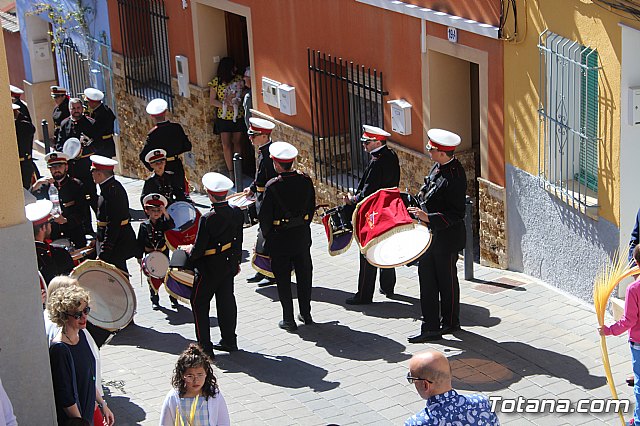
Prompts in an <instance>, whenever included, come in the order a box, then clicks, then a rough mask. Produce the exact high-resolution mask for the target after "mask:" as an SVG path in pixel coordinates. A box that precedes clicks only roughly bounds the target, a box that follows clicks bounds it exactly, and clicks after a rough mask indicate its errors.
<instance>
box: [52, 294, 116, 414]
mask: <svg viewBox="0 0 640 426" xmlns="http://www.w3.org/2000/svg"><path fill="white" fill-rule="evenodd" d="M47 309H48V311H49V318H50V319H51V321H52V322H54V323H55V324H57V325H58V326H59V327H61V329H60V332H59V333H58V334H57V335H56V337H55V338H54V339H53V341H52V343H51V346H50V348H49V360H50V362H51V377H52V379H53V391H54V396H55V402H56V411H57V417H58V424H61V425H62V424H65V422H66V421H67V420H68V419H71V418H83V419H85V420H86V421H88V422H89V424H90V425H93V415H94V411H95V407H96V403H97V404H98V407H100V408H101V409H102V414H103V416H104V419H105V421H106V423H107V425H109V426H111V425H113V423H114V416H113V413H112V412H111V410H109V408H108V407H107V405H106V403H105V402H104V399H103V398H102V396H101V395H100V393H99V392H98V390H97V389H96V359H95V357H94V355H93V353H92V351H91V348H90V346H89V343H88V342H87V337H86V336H85V333H83V332H81V331H82V330H83V329H85V328H86V326H87V316H88V315H89V312H90V311H91V308H90V307H89V293H88V292H87V291H86V290H84V289H82V288H81V287H77V286H70V287H63V288H59V289H58V290H56V291H55V292H53V293H52V294H51V295H50V296H49V300H48V302H47Z"/></svg>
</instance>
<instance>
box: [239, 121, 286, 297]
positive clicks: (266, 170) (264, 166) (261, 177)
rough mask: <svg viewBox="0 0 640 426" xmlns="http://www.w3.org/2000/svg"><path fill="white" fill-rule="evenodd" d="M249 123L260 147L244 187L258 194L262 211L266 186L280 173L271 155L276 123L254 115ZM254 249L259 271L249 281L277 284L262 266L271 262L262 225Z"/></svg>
mask: <svg viewBox="0 0 640 426" xmlns="http://www.w3.org/2000/svg"><path fill="white" fill-rule="evenodd" d="M249 123H250V126H249V130H248V131H247V133H248V134H249V139H250V140H251V143H252V144H253V146H255V147H256V148H258V160H257V161H256V164H257V167H256V176H255V178H254V179H253V182H252V183H251V185H250V186H249V187H248V188H245V189H244V194H245V195H247V196H251V195H255V196H256V204H255V209H256V212H257V211H260V206H261V205H262V199H263V198H264V188H265V186H266V185H267V182H269V180H271V179H272V178H274V177H276V176H277V175H278V174H277V173H276V170H275V169H274V168H273V160H272V159H271V157H270V156H269V147H270V146H271V132H272V131H273V129H274V128H275V127H276V125H275V123H273V122H271V121H269V120H264V119H262V118H253V117H252V118H250V119H249ZM254 250H255V253H254V255H253V258H252V259H251V265H252V266H253V268H254V269H256V271H257V272H256V274H255V275H254V276H253V277H251V278H248V279H247V282H250V283H257V282H261V281H263V280H265V279H266V280H267V281H266V282H265V283H264V284H258V286H259V287H260V286H262V285H269V284H275V279H274V278H273V273H272V271H271V270H268V271H267V270H266V269H265V268H261V265H267V264H269V251H268V250H267V249H266V248H265V244H264V235H263V234H262V231H261V228H260V227H259V228H258V239H257V241H256V245H255V249H254ZM256 261H257V262H256Z"/></svg>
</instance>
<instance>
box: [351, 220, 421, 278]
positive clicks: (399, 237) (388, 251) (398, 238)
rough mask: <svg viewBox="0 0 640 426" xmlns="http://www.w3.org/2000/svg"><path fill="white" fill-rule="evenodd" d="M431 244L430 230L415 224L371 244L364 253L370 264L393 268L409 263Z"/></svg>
mask: <svg viewBox="0 0 640 426" xmlns="http://www.w3.org/2000/svg"><path fill="white" fill-rule="evenodd" d="M430 244H431V231H429V228H427V227H426V226H422V225H415V226H414V227H413V228H412V229H407V230H404V231H401V232H398V233H395V234H392V235H390V236H388V237H386V238H384V239H382V240H381V241H379V242H377V243H375V244H372V245H371V246H370V247H369V248H368V249H367V252H366V253H365V254H364V255H365V257H366V258H367V260H368V261H369V263H370V264H372V265H373V266H376V267H378V268H395V267H397V266H402V265H406V264H407V263H411V262H413V261H414V260H416V259H417V258H419V257H420V256H422V254H423V253H424V252H425V251H427V249H428V248H429V245H430Z"/></svg>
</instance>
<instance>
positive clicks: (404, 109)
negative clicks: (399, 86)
mask: <svg viewBox="0 0 640 426" xmlns="http://www.w3.org/2000/svg"><path fill="white" fill-rule="evenodd" d="M387 103H388V104H389V105H391V130H393V131H394V132H396V133H398V134H401V135H410V134H411V104H410V103H409V102H407V101H405V100H404V99H394V100H392V101H387Z"/></svg>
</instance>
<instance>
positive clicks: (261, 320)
mask: <svg viewBox="0 0 640 426" xmlns="http://www.w3.org/2000/svg"><path fill="white" fill-rule="evenodd" d="M41 170H44V168H42V167H41ZM118 179H119V180H121V181H122V182H123V183H124V184H125V187H126V188H127V191H128V192H129V196H130V200H131V207H132V209H134V210H138V211H137V212H134V213H136V214H137V215H138V216H139V215H140V214H141V212H140V211H139V209H140V205H139V201H138V197H139V191H140V188H141V182H140V181H136V180H132V179H126V178H118ZM195 198H196V201H197V202H198V203H201V204H203V205H204V204H206V203H205V199H204V197H200V196H196V197H195ZM137 227H138V225H137V224H136V225H135V229H136V230H137ZM312 232H313V247H312V253H313V258H314V279H313V282H314V290H313V302H312V313H313V317H314V320H315V321H316V323H317V324H315V325H309V326H305V325H300V327H299V329H298V332H297V333H287V332H285V331H283V330H280V329H279V328H278V326H277V323H278V321H279V320H280V319H281V309H280V305H279V302H278V296H277V292H276V288H275V286H271V287H266V288H257V287H256V285H255V284H248V283H247V282H246V278H247V277H249V276H251V275H253V273H254V271H253V270H252V268H251V266H250V264H249V263H248V257H249V254H250V252H251V250H252V246H253V244H254V241H255V235H256V227H252V228H248V229H246V230H245V241H244V250H245V256H244V257H245V261H244V263H243V265H242V271H241V273H240V275H238V276H237V277H236V280H235V293H236V298H237V301H238V330H237V334H238V346H239V347H240V349H241V350H240V351H239V352H235V353H232V354H227V353H220V352H218V353H217V354H216V355H217V356H216V373H217V376H218V382H219V385H220V389H221V390H222V392H223V394H224V396H225V399H226V400H227V404H228V406H229V410H230V413H231V421H232V423H233V424H242V425H278V426H280V425H302V424H304V425H326V424H332V423H334V424H339V425H348V424H376V425H387V424H388V425H399V424H403V422H404V420H405V419H406V418H407V417H409V416H410V415H412V414H413V413H415V412H417V411H419V410H420V409H421V408H423V406H424V404H423V402H422V401H421V400H420V399H419V397H418V395H417V394H416V392H415V389H414V387H413V386H412V385H409V384H407V382H406V379H405V375H406V372H407V361H408V360H409V358H410V357H411V355H412V354H413V353H415V352H418V351H420V350H422V349H427V348H435V349H438V350H441V351H443V352H445V353H446V354H447V356H448V357H449V360H450V362H451V367H452V370H453V375H454V377H455V380H454V388H456V389H457V390H460V391H464V392H474V391H477V392H483V393H485V394H487V395H494V396H502V397H505V398H507V397H517V396H522V397H524V398H566V399H570V400H571V401H576V400H578V399H581V398H589V399H593V398H607V397H609V396H610V394H609V390H608V387H607V385H606V380H605V377H604V371H603V369H602V365H601V360H600V352H599V336H598V335H597V333H596V330H595V328H596V316H595V313H594V311H593V309H592V307H590V306H588V305H586V304H584V303H583V302H581V301H578V300H576V299H574V298H571V297H569V296H567V295H565V294H561V293H559V292H558V291H556V290H554V289H552V288H550V287H548V286H547V285H545V284H544V283H541V282H539V281H537V280H535V279H533V278H531V277H528V276H524V275H521V274H518V273H513V272H508V271H501V270H496V269H490V268H485V267H480V266H478V265H475V266H476V272H475V279H474V280H473V281H463V280H461V294H462V296H461V300H462V308H461V319H462V327H463V331H461V332H458V333H456V334H455V336H447V337H446V340H443V341H441V343H440V344H420V345H411V344H408V343H407V340H406V337H407V336H408V335H410V334H413V333H415V332H416V331H418V329H419V322H417V321H416V320H417V318H419V316H420V313H419V311H420V308H419V301H418V297H419V291H418V284H417V271H416V268H415V267H402V268H398V269H397V275H398V283H397V286H396V292H397V293H398V296H397V297H396V298H395V299H394V300H390V299H386V298H385V297H384V296H382V295H380V294H378V293H376V296H375V303H374V304H372V305H367V306H347V305H345V303H344V300H345V299H346V298H347V297H349V296H350V295H351V294H352V293H353V292H354V290H355V288H356V280H357V273H358V269H357V250H356V248H355V246H353V247H351V249H350V250H349V251H348V252H347V253H345V254H343V255H340V256H337V257H330V256H329V255H328V253H327V246H326V238H325V236H324V231H323V229H322V228H321V227H320V226H319V225H314V226H313V228H312ZM128 266H129V270H130V271H131V272H132V275H133V276H132V279H131V283H132V284H133V286H134V288H135V290H136V293H137V296H138V309H137V314H136V316H135V319H134V321H135V324H132V325H130V326H129V327H128V328H126V329H125V330H123V331H122V332H120V333H119V334H118V335H117V336H116V337H115V338H114V339H113V340H112V341H111V343H110V344H109V345H108V346H106V347H104V348H103V349H102V358H103V380H104V386H105V390H106V393H107V401H108V402H109V404H110V406H111V408H112V410H113V411H114V413H115V415H116V420H117V424H119V425H136V424H143V425H154V424H158V418H159V414H160V407H161V403H162V400H163V398H164V396H165V394H166V392H167V391H168V390H169V388H170V377H171V373H172V369H173V366H174V364H175V361H176V359H177V355H178V354H179V353H180V352H181V351H182V350H183V349H184V348H185V347H186V346H187V345H188V344H189V343H190V342H192V341H193V340H194V337H195V335H194V326H193V321H192V315H191V310H190V308H189V307H187V306H184V305H183V306H181V307H180V308H179V309H178V310H177V311H176V310H174V309H171V308H170V307H169V306H170V305H169V301H168V297H167V294H166V293H165V292H164V291H163V290H162V291H161V303H162V305H163V309H162V310H160V311H153V310H152V309H151V305H150V302H149V298H148V291H147V287H146V284H141V276H140V272H139V269H138V266H137V264H136V263H135V260H131V261H129V264H128ZM458 266H459V268H460V270H459V272H460V273H459V276H463V273H462V270H461V268H462V262H458ZM142 282H144V281H142ZM296 312H297V307H296ZM609 320H610V319H609ZM210 321H211V326H212V340H213V341H214V342H215V341H217V340H218V339H219V334H218V329H217V327H216V324H217V322H216V312H215V305H214V304H212V308H211V319H210ZM608 343H609V346H610V359H611V364H612V367H613V371H614V377H615V380H616V385H617V387H618V391H619V392H621V398H630V397H632V392H631V388H629V387H627V386H626V385H625V384H624V379H625V377H626V375H627V374H628V373H630V372H631V363H630V356H629V354H628V348H627V344H626V342H625V338H624V337H618V338H615V337H613V338H609V339H608ZM631 409H632V407H631ZM498 415H499V417H500V420H501V422H502V424H506V425H522V424H537V425H562V424H577V423H580V424H583V425H585V424H586V425H597V424H605V423H606V424H615V422H616V421H617V416H616V415H615V414H612V413H609V414H575V413H573V414H564V415H563V414H548V413H547V414H514V413H500V412H499V413H498ZM629 417H630V414H627V415H626V418H627V419H628V418H629Z"/></svg>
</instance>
